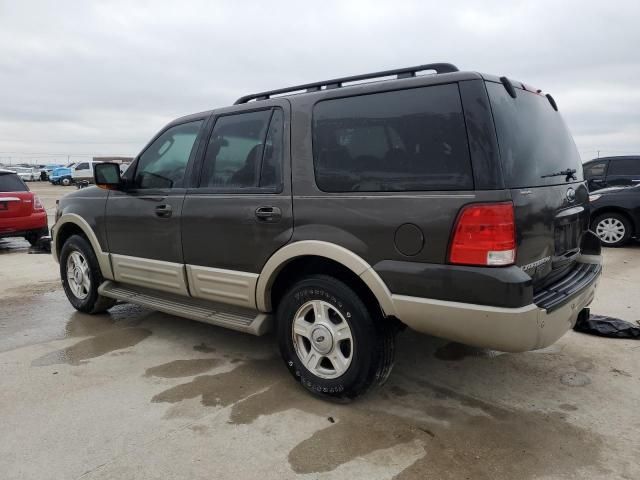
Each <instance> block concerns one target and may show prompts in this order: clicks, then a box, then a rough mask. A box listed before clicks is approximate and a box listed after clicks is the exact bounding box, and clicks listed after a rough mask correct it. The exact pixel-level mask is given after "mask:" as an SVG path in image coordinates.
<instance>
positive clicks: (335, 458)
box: [0, 185, 640, 480]
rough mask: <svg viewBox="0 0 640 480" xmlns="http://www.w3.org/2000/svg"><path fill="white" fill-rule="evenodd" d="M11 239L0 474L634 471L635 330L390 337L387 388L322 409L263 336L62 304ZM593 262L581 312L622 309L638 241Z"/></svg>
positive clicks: (1, 339) (0, 355) (639, 469)
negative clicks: (595, 278) (477, 342)
mask: <svg viewBox="0 0 640 480" xmlns="http://www.w3.org/2000/svg"><path fill="white" fill-rule="evenodd" d="M42 187H44V188H42ZM33 189H34V190H38V191H41V196H42V198H43V200H44V201H45V202H46V203H47V206H48V207H50V206H51V202H52V201H54V200H55V197H56V196H58V195H60V192H64V191H65V190H64V188H63V187H47V186H45V185H35V186H34V188H33ZM52 189H53V190H52ZM51 213H52V212H51ZM27 246H28V244H27V243H26V242H23V241H21V240H0V472H1V473H0V478H2V479H65V480H67V479H77V478H83V479H120V478H122V479H124V478H127V479H129V478H136V479H173V478H185V479H205V478H207V479H209V478H211V479H217V480H218V479H220V480H221V479H234V480H238V479H245V478H247V479H253V478H263V479H288V478H302V479H332V478H341V479H342V478H352V479H373V478H376V479H377V478H380V479H390V478H395V479H430V478H433V479H448V478H451V479H460V478H470V479H516V478H517V479H531V478H543V479H551V478H581V479H582V478H602V479H605V478H606V479H610V478H626V479H636V478H640V462H638V454H639V453H640V433H639V432H640V408H639V406H640V403H639V402H638V399H639V398H640V342H639V341H633V340H613V339H605V338H599V337H593V336H589V335H583V334H579V333H575V332H570V333H569V334H567V335H566V336H565V337H564V338H562V339H561V340H560V341H559V342H558V343H557V344H555V345H553V346H552V347H550V348H547V349H545V350H542V351H537V352H530V353H523V354H498V353H497V352H490V351H482V350H477V349H472V348H469V347H464V346H461V345H457V344H451V343H447V342H446V341H443V340H440V339H436V338H432V337H428V336H424V335H419V334H416V333H413V332H411V331H406V332H404V333H403V334H401V335H400V337H399V339H398V348H397V363H396V366H395V368H394V370H393V373H392V375H391V378H390V380H389V382H388V383H387V384H386V385H385V386H384V387H383V388H381V389H380V390H378V391H376V392H374V393H372V394H371V395H369V396H367V397H365V398H363V399H361V400H359V401H356V402H354V403H351V404H348V405H336V404H332V403H327V402H323V401H320V400H316V399H314V398H312V397H311V396H310V395H309V394H307V393H306V392H305V391H303V390H302V389H301V388H300V387H299V386H298V385H297V384H295V383H294V381H293V380H292V379H291V378H289V374H288V373H287V371H286V369H285V367H284V365H283V364H282V362H281V360H280V359H279V358H278V353H277V346H276V342H275V339H274V337H273V336H272V335H271V336H266V337H261V338H256V337H251V336H248V335H243V334H239V333H235V332H231V331H227V330H224V329H221V328H217V327H213V326H210V325H205V324H200V323H197V322H192V321H189V320H185V319H181V318H177V317H172V316H170V315H165V314H162V313H158V312H153V311H150V310H146V309H143V308H139V307H135V306H131V305H118V306H116V307H114V308H113V309H112V311H111V313H110V314H105V315H97V316H88V315H84V314H80V313H78V312H76V311H75V310H73V308H72V307H71V306H70V304H69V303H68V302H67V300H66V297H65V295H64V292H63V291H62V290H61V288H60V284H59V281H58V265H57V264H55V263H54V262H53V260H52V259H51V257H50V256H48V255H30V254H28V253H27V251H28V249H27ZM605 256H606V262H607V263H606V267H605V268H606V271H605V274H604V278H603V281H602V282H601V287H600V289H599V292H598V296H597V299H596V301H595V303H594V304H593V306H592V310H593V311H594V312H595V313H601V314H607V315H612V316H617V317H620V318H623V319H626V320H637V319H639V318H640V313H638V312H639V311H640V295H639V293H640V288H639V286H640V271H639V269H638V265H640V245H638V244H634V245H632V246H630V247H627V248H623V249H608V250H606V251H605Z"/></svg>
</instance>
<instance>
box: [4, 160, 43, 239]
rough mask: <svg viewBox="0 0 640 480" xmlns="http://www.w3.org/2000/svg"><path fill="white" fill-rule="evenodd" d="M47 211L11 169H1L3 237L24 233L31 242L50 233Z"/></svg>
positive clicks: (19, 235)
mask: <svg viewBox="0 0 640 480" xmlns="http://www.w3.org/2000/svg"><path fill="white" fill-rule="evenodd" d="M48 232H49V230H48V228H47V213H46V212H45V209H44V206H43V205H42V202H40V199H39V198H38V196H37V195H35V194H34V193H33V192H30V191H29V187H27V185H26V184H25V183H24V181H23V180H22V179H21V178H20V177H19V176H18V174H16V173H15V172H12V171H11V170H0V238H5V237H24V238H26V239H27V240H28V241H29V243H30V244H31V245H35V244H36V243H37V242H38V240H39V239H40V238H41V237H43V236H45V235H47V234H48Z"/></svg>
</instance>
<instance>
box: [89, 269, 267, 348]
mask: <svg viewBox="0 0 640 480" xmlns="http://www.w3.org/2000/svg"><path fill="white" fill-rule="evenodd" d="M98 293H99V294H100V295H103V296H105V297H109V298H113V299H115V300H119V301H121V302H127V303H135V304H137V305H142V306H143V307H147V308H150V309H153V310H159V311H161V312H165V313H169V314H171V315H176V316H178V317H185V318H189V319H191V320H197V321H199V322H204V323H210V324H211V325H217V326H219V327H224V328H228V329H231V330H237V331H239V332H244V333H250V334H251V335H264V334H265V333H267V332H268V331H269V330H270V329H271V323H272V316H271V315H269V314H266V313H260V312H256V311H255V310H251V309H248V308H242V307H234V306H231V305H223V304H219V303H213V302H208V301H205V300H200V299H196V298H190V297H183V296H180V295H172V294H168V293H165V292H162V293H159V292H155V291H152V290H148V289H144V288H138V287H133V286H131V285H125V284H122V283H116V282H112V281H111V280H107V281H105V282H104V283H102V285H100V287H98Z"/></svg>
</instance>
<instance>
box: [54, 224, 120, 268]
mask: <svg viewBox="0 0 640 480" xmlns="http://www.w3.org/2000/svg"><path fill="white" fill-rule="evenodd" d="M74 234H77V235H82V236H83V237H85V238H86V239H87V241H88V242H89V244H90V245H91V248H93V251H94V253H95V254H96V258H97V259H98V264H99V265H100V271H101V273H102V276H103V277H104V278H107V279H110V280H113V272H112V270H111V261H110V260H109V254H108V253H107V252H103V251H102V248H101V247H100V243H99V242H98V237H96V234H95V232H94V231H93V229H92V228H91V226H90V225H89V224H88V223H87V221H86V220H85V219H84V218H82V217H81V216H80V215H77V214H75V213H65V214H64V215H62V216H61V217H60V219H59V220H58V221H57V222H56V224H55V225H54V227H53V228H52V236H51V243H52V245H51V247H52V248H51V253H52V254H53V258H54V260H55V261H56V262H59V261H60V251H61V250H62V246H63V245H64V242H66V240H67V239H68V238H69V237H71V236H72V235H74Z"/></svg>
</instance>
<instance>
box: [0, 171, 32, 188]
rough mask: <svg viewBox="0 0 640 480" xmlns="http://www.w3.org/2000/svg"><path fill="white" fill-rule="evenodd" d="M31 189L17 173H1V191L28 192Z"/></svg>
mask: <svg viewBox="0 0 640 480" xmlns="http://www.w3.org/2000/svg"><path fill="white" fill-rule="evenodd" d="M27 191H29V189H28V188H27V186H26V185H25V183H24V182H23V181H22V180H20V177H18V176H17V175H16V174H15V173H0V192H27Z"/></svg>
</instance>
